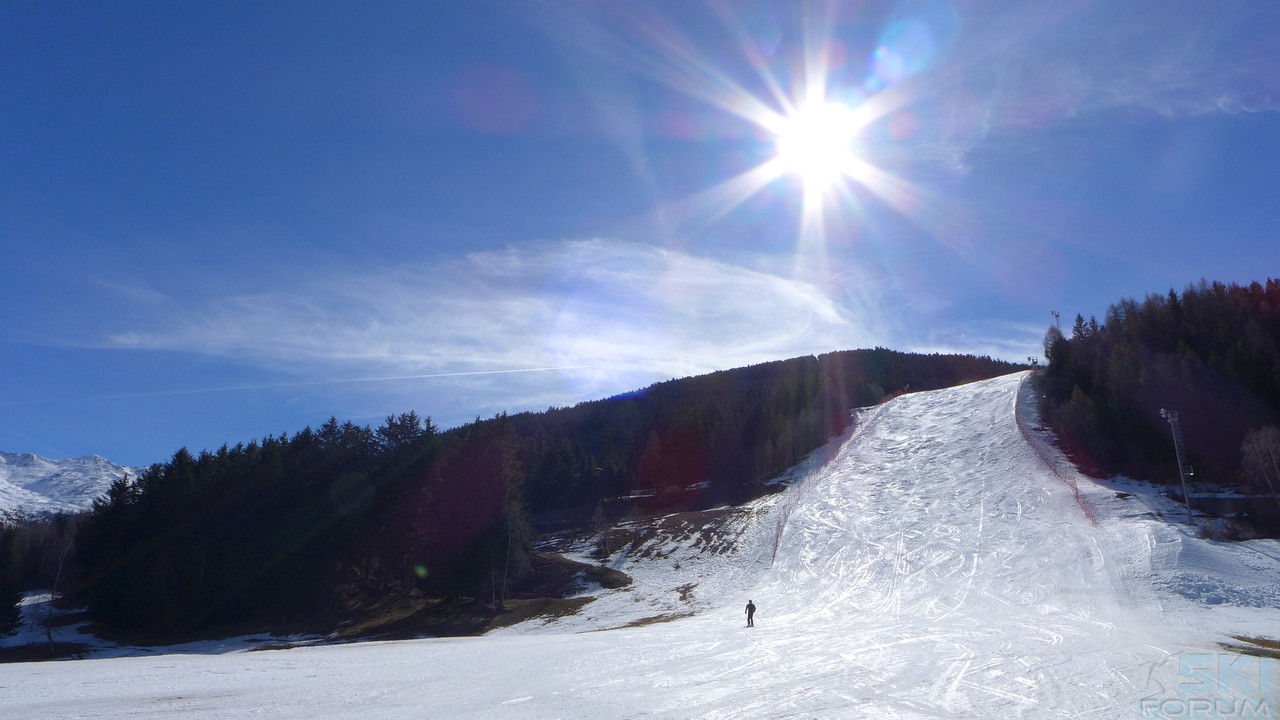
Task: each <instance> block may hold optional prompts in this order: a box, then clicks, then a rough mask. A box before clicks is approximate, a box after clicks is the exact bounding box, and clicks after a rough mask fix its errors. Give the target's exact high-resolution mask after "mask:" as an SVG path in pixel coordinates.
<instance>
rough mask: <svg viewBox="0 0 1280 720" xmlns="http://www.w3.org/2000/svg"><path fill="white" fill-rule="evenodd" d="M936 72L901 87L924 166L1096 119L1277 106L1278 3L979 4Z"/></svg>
mask: <svg viewBox="0 0 1280 720" xmlns="http://www.w3.org/2000/svg"><path fill="white" fill-rule="evenodd" d="M959 27H961V28H962V32H960V33H958V35H956V36H955V38H956V39H955V43H954V45H952V46H950V48H949V50H948V51H947V52H946V54H945V57H940V58H939V62H938V63H937V64H936V65H934V66H933V67H932V68H931V69H930V70H928V71H926V72H924V73H922V74H920V75H918V76H914V77H911V78H908V79H906V80H905V81H904V82H903V84H902V85H901V87H898V88H895V89H894V92H896V93H899V94H902V95H904V96H908V97H910V98H912V100H913V102H914V103H916V104H914V105H910V106H909V107H908V108H907V110H906V111H907V112H919V113H920V114H921V115H922V116H923V117H926V118H929V119H930V121H931V122H930V123H928V124H927V126H923V125H922V129H921V131H920V133H919V134H918V135H917V136H915V137H913V138H911V139H910V140H909V146H910V147H912V148H914V149H915V150H916V151H917V157H916V159H917V160H925V161H927V160H930V159H932V160H935V161H937V162H938V163H939V164H942V165H945V166H949V167H951V168H953V169H956V170H961V171H964V170H966V169H967V154H968V152H969V151H970V150H971V149H972V148H973V147H974V146H975V145H976V144H978V143H981V142H983V141H985V140H988V139H998V138H1001V137H1005V136H1009V135H1018V134H1022V133H1025V132H1035V131H1038V130H1041V129H1044V128H1046V127H1050V126H1053V125H1054V124H1056V123H1059V122H1063V121H1066V120H1069V119H1074V118H1084V117H1086V116H1088V115H1090V114H1092V113H1096V112H1105V111H1109V110H1119V111H1124V112H1132V111H1139V112H1147V113H1152V114H1154V115H1159V116H1164V117H1177V116H1193V115H1202V114H1206V113H1215V112H1222V113H1240V112H1275V111H1277V110H1280V54H1277V53H1276V52H1275V47H1276V42H1277V40H1278V39H1280V37H1278V36H1277V35H1276V31H1275V30H1274V28H1276V27H1280V4H1277V3H1272V2H1259V1H1257V0H1223V1H1221V2H1219V1H1217V0H1214V1H1213V2H1200V1H1192V2H1181V3H1177V4H1175V5H1169V4H1167V3H1157V2H1128V1H1121V2H1098V1H1096V0H1067V1H1065V2H1061V3H1052V4H1046V3H1042V2H1026V3H996V4H973V5H969V6H967V7H965V8H964V9H963V11H962V12H960V13H959Z"/></svg>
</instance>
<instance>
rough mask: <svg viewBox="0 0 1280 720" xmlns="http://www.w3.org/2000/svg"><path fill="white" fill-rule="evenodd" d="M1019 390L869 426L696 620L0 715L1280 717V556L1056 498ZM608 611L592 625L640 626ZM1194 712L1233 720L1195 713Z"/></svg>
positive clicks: (923, 399) (43, 704) (236, 676)
mask: <svg viewBox="0 0 1280 720" xmlns="http://www.w3.org/2000/svg"><path fill="white" fill-rule="evenodd" d="M1022 378H1023V376H1022V375H1012V376H1006V377H1003V378H996V379H993V380H989V381H984V382H979V383H974V384H971V385H966V386H962V387H958V388H952V389H948V390H942V391H936V392H924V393H916V394H911V395H906V396H903V397H900V398H898V399H896V400H894V401H893V402H891V403H888V404H886V405H884V406H881V407H879V408H876V409H874V410H872V411H869V412H868V413H867V414H866V415H865V416H864V417H863V419H862V422H861V424H860V426H859V428H858V429H857V431H856V432H855V433H854V434H853V435H852V437H850V438H849V439H847V440H846V441H845V442H844V444H843V445H842V446H841V447H839V451H838V452H837V453H835V455H834V458H832V459H831V460H830V461H829V462H827V463H826V464H824V465H822V466H821V467H814V468H812V469H811V470H810V472H809V475H808V476H807V477H806V478H804V479H803V480H802V481H800V482H798V483H796V484H795V485H793V486H792V487H791V488H790V489H788V490H787V491H786V493H784V494H783V495H782V496H781V498H780V499H778V500H776V501H773V504H772V505H768V506H765V507H762V508H760V509H759V512H756V513H755V514H754V515H753V517H755V518H757V519H756V520H755V521H754V523H753V524H751V526H750V527H746V528H745V529H744V541H743V542H742V543H741V546H740V550H739V551H738V552H737V553H735V554H731V555H728V556H724V557H722V558H720V559H719V560H717V561H716V563H717V564H719V566H720V567H722V568H723V572H724V573H725V574H727V576H728V579H727V580H724V581H720V580H718V579H717V577H716V573H715V572H712V569H713V564H711V563H708V564H705V565H703V566H702V567H701V568H692V569H690V568H689V567H688V566H686V565H685V564H684V563H681V567H680V569H678V570H677V569H674V568H670V567H668V568H666V570H667V571H670V572H672V573H676V574H677V575H679V574H680V573H686V574H687V577H698V578H702V579H701V580H700V581H699V582H702V583H707V585H706V587H707V589H708V590H707V592H705V593H704V595H702V596H700V598H699V601H698V607H700V608H703V611H702V612H700V614H697V615H695V616H692V617H688V618H684V619H680V620H676V621H673V622H669V623H663V624H656V625H645V626H640V627H632V628H624V629H614V630H605V631H600V632H580V633H571V632H569V631H570V630H575V629H576V630H586V629H590V628H592V627H598V626H599V625H600V624H602V623H607V622H608V621H609V620H610V618H609V617H608V613H601V614H595V615H592V614H590V613H587V614H584V615H583V616H582V617H579V618H577V619H572V618H570V619H566V620H564V621H562V622H561V623H557V624H554V625H549V626H543V625H539V624H529V625H528V626H526V627H520V626H518V627H517V628H515V629H514V631H512V632H511V634H506V635H502V636H493V635H491V636H486V637H480V638H454V639H438V640H417V641H403V642H392V643H364V644H358V645H344V646H329V647H308V648H297V649H293V650H287V651H269V652H238V653H228V654H221V655H198V656H197V655H165V656H157V657H141V658H118V659H104V660H87V661H71V662H56V663H30V664H20V665H10V666H0V706H2V707H4V708H5V714H6V715H11V716H13V717H26V718H46V717H76V716H92V717H125V716H127V717H166V716H172V715H176V714H178V713H181V714H182V715H183V716H184V717H194V718H221V717H228V718H230V717H237V718H239V717H244V716H247V715H254V714H257V715H263V716H268V717H299V718H301V717H307V718H328V717H334V718H336V717H353V716H360V717H362V718H384V717H386V718H390V717H423V716H430V717H450V718H495V717H496V718H501V717H520V718H561V717H563V718H595V717H663V718H665V717H671V718H677V717H709V718H741V717H770V718H772V717H813V716H822V717H887V718H917V717H939V718H954V717H972V718H991V717H1073V718H1078V717H1096V718H1114V717H1210V716H1229V717H1237V716H1247V715H1240V714H1236V715H1232V714H1229V713H1228V712H1225V711H1229V710H1232V709H1233V708H1235V709H1239V708H1241V705H1239V703H1253V704H1252V705H1249V706H1248V708H1247V709H1257V708H1259V707H1262V706H1260V705H1259V703H1267V702H1269V703H1274V702H1276V689H1277V688H1278V687H1280V669H1277V668H1276V664H1277V663H1276V661H1273V660H1267V659H1260V658H1252V657H1246V656H1239V655H1234V654H1231V653H1228V652H1227V651H1225V650H1223V649H1222V648H1221V647H1220V646H1219V645H1218V643H1219V642H1222V641H1225V640H1228V637H1227V634H1229V633H1242V634H1249V635H1252V636H1264V637H1271V638H1277V637H1280V620H1277V617H1276V611H1275V600H1276V599H1277V598H1280V562H1278V561H1277V560H1276V558H1280V544H1277V543H1276V542H1274V541H1254V542H1252V543H1243V544H1235V545H1227V544H1221V543H1212V542H1208V541H1201V540H1197V539H1195V538H1194V536H1193V531H1192V530H1190V529H1188V528H1185V527H1182V526H1177V525H1175V524H1172V523H1170V522H1167V521H1165V520H1163V519H1161V518H1160V517H1157V516H1156V514H1157V513H1163V512H1165V510H1166V508H1164V506H1163V505H1162V503H1164V502H1165V501H1164V500H1163V499H1161V498H1160V497H1159V496H1158V495H1157V494H1156V493H1155V492H1154V491H1152V490H1150V489H1149V488H1144V487H1142V486H1141V485H1140V484H1138V483H1127V484H1125V485H1124V489H1125V491H1126V492H1127V493H1131V496H1130V497H1128V498H1121V497H1120V496H1118V495H1117V494H1116V489H1117V488H1116V487H1115V486H1114V484H1102V483H1093V482H1091V481H1089V480H1087V479H1085V478H1082V477H1079V476H1078V475H1076V474H1075V473H1074V471H1073V470H1071V469H1070V468H1069V467H1066V466H1064V465H1059V466H1058V467H1057V472H1056V473H1055V472H1054V471H1053V470H1051V469H1050V467H1048V466H1047V465H1046V464H1045V462H1044V461H1043V460H1042V459H1041V457H1040V455H1038V454H1037V452H1036V450H1035V448H1034V447H1033V446H1032V445H1030V444H1028V442H1027V439H1026V438H1024V437H1023V435H1022V433H1021V432H1020V431H1019V429H1018V426H1017V424H1016V422H1015V413H1016V412H1018V404H1019V403H1018V398H1019V394H1020V393H1021V394H1022V395H1023V400H1024V403H1023V407H1022V411H1023V412H1024V413H1025V412H1026V411H1027V410H1026V402H1027V401H1028V398H1027V392H1028V391H1027V390H1026V389H1025V388H1023V387H1022V386H1021V385H1020V381H1021V380H1022ZM1034 441H1035V438H1033V442H1034ZM1055 452H1056V451H1055ZM1059 459H1060V458H1059ZM1052 460H1053V458H1052V457H1051V461H1052ZM1064 468H1065V469H1064ZM1064 477H1065V478H1067V479H1068V480H1073V481H1075V482H1076V485H1077V487H1078V488H1079V495H1080V500H1079V502H1078V501H1077V497H1076V493H1075V491H1073V489H1072V488H1071V486H1070V484H1069V482H1067V481H1064ZM1080 502H1083V503H1086V504H1087V505H1088V506H1089V507H1090V508H1091V509H1092V511H1093V512H1092V514H1093V515H1094V517H1095V518H1096V525H1095V524H1094V523H1093V522H1091V520H1090V519H1089V517H1087V516H1086V513H1085V512H1084V511H1083V510H1082V506H1081V504H1080ZM784 509H785V510H786V511H788V514H787V519H786V523H785V526H783V529H782V532H781V535H780V537H777V540H778V545H777V554H776V557H773V560H772V564H771V565H770V564H769V563H768V562H767V559H768V558H769V557H770V556H772V555H773V553H772V546H773V541H774V538H775V533H776V528H777V527H778V525H777V519H778V517H779V516H780V515H781V514H783V512H784ZM766 553H767V554H766ZM762 558H764V559H762ZM624 562H625V561H624ZM624 569H626V568H624ZM687 577H677V578H676V580H685V579H687ZM643 580H644V578H641V577H639V576H638V577H637V582H638V584H639V583H642V582H643ZM716 583H719V584H716ZM735 593H736V594H735ZM609 597H612V598H614V599H612V600H610V599H601V600H597V601H596V602H595V603H592V604H590V605H588V606H587V608H592V606H593V605H597V604H599V607H601V608H607V607H609V605H608V603H610V602H614V603H618V602H622V603H624V604H625V603H626V602H634V601H633V600H617V598H622V597H625V596H623V595H621V594H615V595H611V596H609ZM747 598H751V599H753V600H754V601H755V603H756V605H757V606H758V607H759V611H758V613H757V616H756V627H755V628H752V629H747V628H745V627H744V625H745V620H744V617H743V614H742V612H743V610H742V607H743V605H745V603H746V600H747ZM616 607H619V608H621V607H623V606H622V605H618V606H616ZM619 611H620V610H619ZM584 612H585V611H584ZM522 633H523V634H522ZM1224 663H1225V665H1224ZM1224 668H1225V669H1224ZM1224 673H1226V675H1227V676H1229V677H1227V679H1228V680H1230V682H1227V683H1225V685H1220V684H1219V683H1217V682H1209V681H1208V680H1207V678H1209V677H1210V676H1212V677H1213V678H1214V679H1218V680H1221V679H1223V678H1224ZM1200 701H1217V702H1219V703H1220V704H1218V705H1216V706H1215V712H1216V713H1217V714H1216V715H1204V714H1201V715H1195V714H1192V713H1193V711H1197V708H1199V709H1203V706H1202V705H1197V704H1195V703H1197V702H1200ZM1178 703H1181V704H1180V705H1179V704H1178ZM1231 703H1235V704H1231ZM1262 709H1263V710H1268V711H1269V712H1270V713H1271V716H1275V715H1276V712H1277V710H1278V709H1280V708H1277V707H1276V706H1275V705H1274V704H1272V705H1270V706H1267V707H1262ZM1261 716H1263V717H1265V716H1266V715H1261Z"/></svg>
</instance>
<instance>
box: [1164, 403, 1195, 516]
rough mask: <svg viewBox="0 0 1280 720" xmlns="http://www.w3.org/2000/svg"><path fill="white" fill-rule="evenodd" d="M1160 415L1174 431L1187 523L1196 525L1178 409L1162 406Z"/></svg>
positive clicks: (1174, 447)
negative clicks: (1193, 516) (1192, 511)
mask: <svg viewBox="0 0 1280 720" xmlns="http://www.w3.org/2000/svg"><path fill="white" fill-rule="evenodd" d="M1160 417H1162V418H1164V419H1165V420H1168V421H1169V429H1170V430H1171V431H1172V432H1173V452H1174V454H1175V455H1177V457H1178V479H1180V480H1181V481H1182V502H1183V503H1184V504H1186V506H1187V523H1188V524H1191V525H1194V524H1195V520H1193V519H1192V517H1191V493H1189V492H1187V476H1188V475H1190V474H1191V468H1190V466H1187V465H1184V464H1183V463H1182V428H1181V427H1180V426H1179V425H1178V411H1177V410H1165V409H1164V408H1160Z"/></svg>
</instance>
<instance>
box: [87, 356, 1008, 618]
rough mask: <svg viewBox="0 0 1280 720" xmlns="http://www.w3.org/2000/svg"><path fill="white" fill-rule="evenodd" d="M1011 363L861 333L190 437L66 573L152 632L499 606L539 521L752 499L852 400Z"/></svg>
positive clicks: (90, 602) (529, 569)
mask: <svg viewBox="0 0 1280 720" xmlns="http://www.w3.org/2000/svg"><path fill="white" fill-rule="evenodd" d="M1017 367H1018V366H1016V365H1013V364H1011V363H1006V362H1002V361H998V360H992V359H991V358H976V357H971V356H964V355H939V354H932V355H921V354H911V353H899V352H894V351H891V350H887V349H883V348H875V349H870V350H854V351H847V352H838V353H827V354H824V355H821V356H817V357H814V356H805V357H798V358H792V359H790V360H782V361H776V362H770V363H762V364H760V365H755V366H751V367H745V368H738V369H734V370H726V371H722V372H717V373H712V374H710V375H704V376H699V377H692V378H683V379H679V380H672V381H668V382H663V383H658V384H656V385H653V386H651V387H648V388H644V389H641V390H638V391H636V392H634V393H628V394H626V395H623V396H618V397H614V398H609V399H606V400H600V401H595V402H590V403H582V404H580V405H577V406H575V407H572V408H552V409H548V410H547V411H545V412H542V413H522V414H519V415H514V416H508V415H506V414H501V415H498V416H496V417H494V418H491V419H487V420H480V419H477V420H476V421H475V422H474V423H469V424H467V425H464V426H461V427H458V428H453V429H449V430H440V429H438V428H437V427H436V426H435V425H434V424H433V423H432V422H431V420H430V419H429V418H426V419H423V418H421V417H419V416H418V415H417V414H416V413H413V412H410V413H404V414H401V415H398V416H389V417H388V418H387V419H386V422H385V423H384V424H383V425H382V426H380V427H378V428H377V429H373V428H370V427H367V426H359V425H355V424H354V423H351V422H349V421H348V422H345V423H339V422H338V420H337V419H336V418H330V420H329V421H328V422H327V423H325V424H324V425H322V426H320V427H319V428H316V429H312V428H304V429H303V430H301V431H299V432H297V433H294V434H293V435H288V434H284V435H280V436H278V437H277V436H269V437H266V438H263V439H262V440H261V441H251V442H249V443H248V444H243V443H239V444H237V445H235V446H234V447H231V446H226V445H224V446H223V447H221V448H219V449H218V450H216V451H207V450H206V451H201V452H199V453H193V452H190V451H188V450H187V449H185V448H184V449H180V450H179V451H178V452H176V453H174V455H173V457H172V458H171V459H170V460H169V461H168V462H167V463H164V464H160V465H155V466H153V467H151V468H149V469H148V470H147V471H146V472H145V473H143V475H142V476H141V477H140V478H139V479H138V481H137V483H135V484H131V485H126V484H123V483H117V484H115V485H113V486H112V487H111V488H109V490H108V493H107V496H106V497H105V498H104V500H103V501H102V502H101V503H99V504H98V505H96V506H95V508H94V510H93V512H92V513H90V514H89V515H88V516H87V517H86V518H84V520H83V522H82V523H80V524H79V527H78V530H77V531H76V532H77V538H76V544H75V552H74V553H73V555H72V558H73V561H74V562H73V565H74V568H75V570H76V572H77V573H78V578H77V579H78V580H79V582H76V583H74V586H75V587H77V589H78V593H77V597H78V598H79V599H80V600H81V601H82V602H83V603H84V604H85V605H87V606H88V608H89V611H90V613H92V614H93V616H94V617H95V619H97V620H98V621H100V622H102V623H104V624H107V625H110V626H113V627H115V628H117V629H121V630H128V631H130V632H135V633H137V632H141V633H146V634H148V635H149V636H150V637H152V638H155V639H162V640H169V639H172V638H173V637H178V636H181V637H192V636H195V637H200V636H202V635H204V636H207V633H210V632H215V631H216V630H215V629H217V628H223V627H227V626H231V625H234V626H236V627H239V628H244V629H249V630H254V631H263V632H265V631H269V630H278V629H280V628H281V627H282V625H285V624H289V625H291V626H294V627H304V628H306V629H308V630H313V631H319V632H328V631H332V630H334V629H335V628H338V627H340V626H346V625H349V624H351V623H353V622H361V621H364V620H366V619H368V618H367V617H365V616H366V615H367V614H368V613H370V612H382V610H381V609H379V610H376V611H375V610H371V608H374V607H375V606H376V607H378V608H382V607H384V606H385V605H386V604H387V603H388V602H389V600H388V599H389V598H393V599H399V600H404V601H408V602H413V603H416V604H417V605H420V606H421V605H433V606H437V607H441V608H455V607H457V606H458V605H459V604H467V605H470V606H471V607H472V609H473V611H474V612H477V613H479V612H498V611H501V609H502V608H503V606H504V604H505V601H506V599H507V598H508V596H510V595H512V594H515V593H519V592H528V588H525V587H522V585H521V582H522V581H523V580H525V579H526V578H527V577H528V576H529V575H530V574H532V573H534V570H535V562H536V561H537V558H536V557H535V556H534V549H533V545H532V540H533V538H534V536H535V533H536V532H539V531H546V530H548V529H552V528H560V529H563V528H566V527H567V528H575V529H577V530H583V529H587V528H591V527H594V526H596V525H597V524H599V523H613V522H617V521H619V520H622V519H624V518H630V517H636V516H649V515H652V514H654V513H660V512H670V511H673V510H678V509H680V510H699V509H707V508H711V507H716V506H721V505H726V504H728V505H732V504H740V503H742V502H746V501H748V500H751V499H753V498H757V497H760V496H762V495H765V494H767V493H768V492H770V489H769V487H768V483H769V481H770V480H771V479H773V478H775V477H777V476H778V475H779V474H780V473H783V472H786V471H787V469H788V468H790V467H792V466H793V465H795V464H796V463H797V462H799V461H800V460H801V459H802V458H803V457H804V456H805V455H806V454H808V453H809V452H811V451H812V450H814V449H815V448H818V447H820V446H821V445H823V444H824V443H825V442H826V441H827V440H828V439H830V438H831V437H833V436H835V435H837V434H839V433H840V432H843V431H844V430H845V429H846V427H847V426H848V424H849V413H848V409H849V408H850V407H853V406H855V405H866V404H871V403H875V402H879V401H882V400H884V399H886V398H888V397H893V396H894V395H897V394H900V393H902V392H904V391H907V390H909V389H924V388H936V387H944V386H947V385H954V384H956V383H959V382H965V381H970V380H976V379H981V378H986V377H993V376H996V375H1000V374H1003V373H1007V372H1009V371H1011V370H1014V369H1016V368H1017ZM140 588H141V589H144V590H143V591H142V592H139V589H140ZM548 592H551V593H552V594H553V595H557V594H559V593H558V591H555V590H551V591H548Z"/></svg>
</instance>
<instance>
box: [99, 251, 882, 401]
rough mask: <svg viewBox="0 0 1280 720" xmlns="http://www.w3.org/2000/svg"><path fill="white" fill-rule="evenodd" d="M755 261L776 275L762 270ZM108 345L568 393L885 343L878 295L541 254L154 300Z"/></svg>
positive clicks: (604, 257) (303, 370)
mask: <svg viewBox="0 0 1280 720" xmlns="http://www.w3.org/2000/svg"><path fill="white" fill-rule="evenodd" d="M761 262H768V261H767V260H761ZM131 296H132V297H134V298H147V301H146V302H145V303H144V304H143V305H141V306H140V307H139V309H140V310H141V311H142V312H143V318H144V319H143V320H141V321H139V324H138V325H137V326H135V327H132V328H129V329H125V330H122V331H119V332H115V333H112V334H111V335H110V336H109V339H108V341H107V343H106V344H107V345H108V346H110V347H114V348H132V349H137V350H167V351H179V352H189V353H199V354H207V355H211V356H217V357H224V358H230V359H234V360H237V361H240V362H245V363H249V364H252V365H258V366H262V367H265V368H270V369H272V370H275V371H289V372H292V373H295V374H302V375H306V376H308V377H324V378H326V381H332V378H333V377H335V376H339V377H340V376H344V374H345V375H349V376H352V377H369V376H381V375H387V376H392V377H400V376H413V375H422V374H429V373H442V374H443V373H473V372H491V371H508V370H518V369H521V368H564V369H566V377H568V378H570V379H569V382H570V384H571V385H573V386H574V389H575V390H576V391H577V392H578V393H580V394H582V395H584V396H586V395H589V394H590V393H592V392H608V391H621V390H625V389H633V386H632V385H628V383H629V382H637V381H640V380H645V381H652V380H653V379H657V378H662V377H678V376H684V375H690V374H695V373H701V372H707V371H711V370H716V369H722V368H727V367H735V366H740V365H744V364H750V363H755V362H762V361H766V360H773V359H777V358H781V357H790V356H795V355H801V354H807V353H812V352H821V351H826V350H832V349H840V348H848V347H858V346H867V345H873V344H883V343H887V342H889V341H891V340H892V338H889V337H886V336H885V334H886V332H887V331H886V330H885V328H883V327H881V326H880V325H879V324H878V320H877V318H878V317H880V316H882V315H883V313H882V312H881V310H880V308H878V307H874V305H876V304H878V301H877V300H876V299H875V296H874V294H870V293H867V292H863V293H861V294H860V295H858V297H859V298H860V300H858V301H857V303H858V306H857V307H853V306H852V305H851V303H850V302H849V301H848V299H845V300H844V301H842V302H841V303H840V304H837V302H836V301H835V300H833V299H832V298H831V297H829V296H828V295H827V294H826V293H825V292H824V291H823V290H822V289H820V288H819V287H817V286H815V285H813V284H810V283H807V282H803V281H797V280H793V279H790V278H788V277H786V276H785V275H784V274H781V273H779V272H771V271H769V270H768V269H767V268H766V269H760V268H748V267H744V266H741V265H736V264H732V263H729V262H726V261H723V260H718V259H712V258H706V257H697V256H694V255H689V254H686V253H682V252H678V251H673V250H669V249H664V248H660V247H655V246H650V245H644V244H635V243H623V242H611V241H603V240H590V241H565V242H540V243H530V244H524V245H520V246H512V247H508V248H505V249H502V250H496V251H485V252H473V253H469V254H466V255H464V256H461V257H457V258H453V259H446V260H444V261H440V262H435V263H423V264H421V265H418V266H416V267H403V266H402V267H399V268H396V269H394V270H390V271H386V272H376V271H370V272H367V273H362V274H356V275H352V274H349V273H347V274H341V275H329V276H326V277H319V276H315V277H312V278H311V279H310V280H305V281H302V282H301V283H299V284H295V285H293V286H290V287H280V288H273V289H272V290H269V291H262V292H254V293H243V294H237V295H231V296H223V297H212V298H207V299H200V298H197V297H195V296H192V297H168V298H165V299H163V300H160V299H158V298H157V296H156V295H155V294H151V293H149V294H146V295H138V294H137V293H131Z"/></svg>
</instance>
